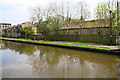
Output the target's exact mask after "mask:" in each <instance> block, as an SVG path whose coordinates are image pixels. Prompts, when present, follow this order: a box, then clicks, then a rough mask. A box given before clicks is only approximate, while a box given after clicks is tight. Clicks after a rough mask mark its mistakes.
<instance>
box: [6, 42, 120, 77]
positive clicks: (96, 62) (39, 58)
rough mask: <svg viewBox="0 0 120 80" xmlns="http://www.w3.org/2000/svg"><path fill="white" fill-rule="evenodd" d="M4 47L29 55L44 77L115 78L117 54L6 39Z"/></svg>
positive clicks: (36, 69)
mask: <svg viewBox="0 0 120 80" xmlns="http://www.w3.org/2000/svg"><path fill="white" fill-rule="evenodd" d="M4 49H11V50H15V51H16V52H19V53H22V54H26V55H30V56H29V60H30V63H31V65H32V66H33V71H34V72H35V73H37V74H38V76H43V77H81V78H90V77H94V78H96V77H98V78H99V77H103V78H104V77H110V78H112V77H116V74H117V69H116V66H115V65H116V60H117V59H118V57H116V56H111V55H104V54H99V53H93V52H87V51H79V50H70V49H62V48H55V47H47V46H39V45H31V44H24V43H16V42H10V41H5V42H4Z"/></svg>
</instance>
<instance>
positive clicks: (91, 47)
mask: <svg viewBox="0 0 120 80" xmlns="http://www.w3.org/2000/svg"><path fill="white" fill-rule="evenodd" d="M1 39H3V40H11V41H20V42H30V43H40V44H51V45H61V46H71V47H80V48H90V49H100V50H111V49H108V48H101V47H96V46H85V45H73V44H67V43H55V42H35V41H29V40H20V39H11V38H1Z"/></svg>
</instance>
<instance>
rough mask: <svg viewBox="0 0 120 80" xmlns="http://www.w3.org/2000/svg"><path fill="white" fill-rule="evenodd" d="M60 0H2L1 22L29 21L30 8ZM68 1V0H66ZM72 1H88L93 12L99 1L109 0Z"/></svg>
mask: <svg viewBox="0 0 120 80" xmlns="http://www.w3.org/2000/svg"><path fill="white" fill-rule="evenodd" d="M54 1H59V0H0V23H1V22H2V23H12V24H20V23H23V22H25V21H29V17H30V8H32V7H34V6H36V5H44V6H45V5H46V6H47V4H48V3H50V2H54ZM64 1H67V0H64ZM68 1H70V2H80V1H86V2H87V3H88V5H89V7H90V11H91V12H92V13H93V11H94V8H95V7H96V5H97V3H99V2H105V1H107V0H68ZM91 19H92V18H91Z"/></svg>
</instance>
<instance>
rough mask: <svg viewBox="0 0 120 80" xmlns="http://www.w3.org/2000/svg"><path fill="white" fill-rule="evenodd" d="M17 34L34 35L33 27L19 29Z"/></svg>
mask: <svg viewBox="0 0 120 80" xmlns="http://www.w3.org/2000/svg"><path fill="white" fill-rule="evenodd" d="M19 32H20V33H21V35H24V36H31V35H34V29H33V26H26V27H25V28H20V30H19Z"/></svg>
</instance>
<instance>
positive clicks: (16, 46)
mask: <svg viewBox="0 0 120 80" xmlns="http://www.w3.org/2000/svg"><path fill="white" fill-rule="evenodd" d="M3 43H4V49H11V50H15V52H19V53H20V54H26V55H32V54H33V53H34V51H35V50H36V46H35V45H30V44H24V43H18V42H11V41H3Z"/></svg>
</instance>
